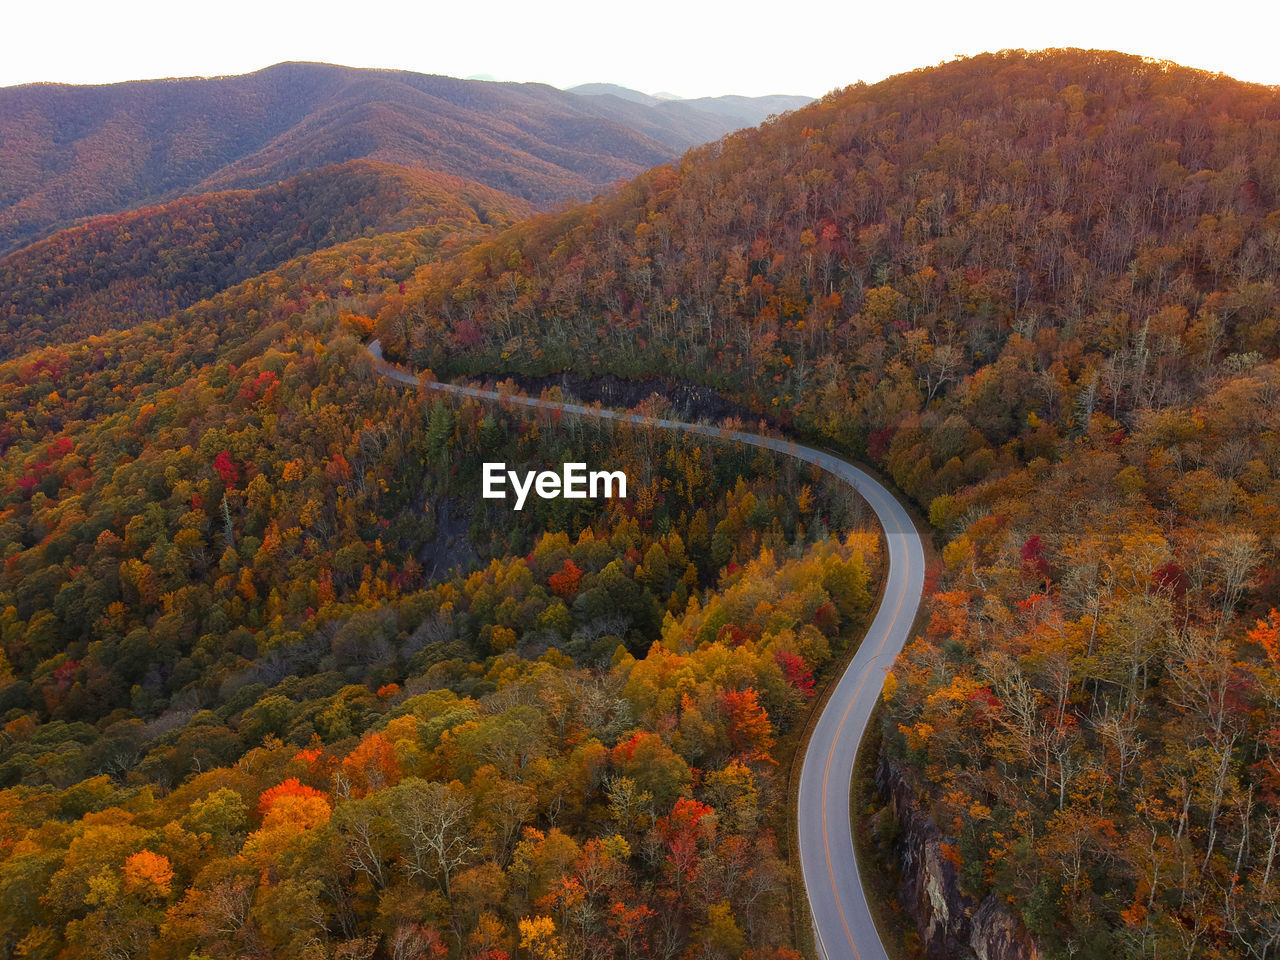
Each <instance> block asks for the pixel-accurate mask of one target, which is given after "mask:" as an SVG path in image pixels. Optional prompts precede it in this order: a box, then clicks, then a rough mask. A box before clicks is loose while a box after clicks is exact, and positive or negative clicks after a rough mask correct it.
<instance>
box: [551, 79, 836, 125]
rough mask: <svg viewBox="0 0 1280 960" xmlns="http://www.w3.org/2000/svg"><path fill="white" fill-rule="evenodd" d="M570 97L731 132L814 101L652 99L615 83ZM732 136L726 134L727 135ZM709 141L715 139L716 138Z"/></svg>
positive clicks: (584, 88)
mask: <svg viewBox="0 0 1280 960" xmlns="http://www.w3.org/2000/svg"><path fill="white" fill-rule="evenodd" d="M569 92H570V93H576V94H579V95H581V96H586V97H599V98H601V99H606V98H611V97H614V98H617V99H619V100H626V101H628V102H630V103H635V104H639V105H641V106H645V107H651V108H654V109H657V110H658V111H660V112H661V113H663V114H664V115H665V116H667V117H668V118H674V117H679V116H690V117H694V116H697V117H699V118H701V117H713V118H715V119H716V120H718V121H719V122H720V123H721V124H724V123H728V124H731V125H732V127H731V129H741V128H743V127H754V126H757V125H758V124H761V123H763V122H764V121H765V120H767V119H769V117H770V116H773V115H774V114H778V113H786V112H787V111H788V110H798V109H799V108H800V107H803V106H805V105H806V104H809V103H812V102H813V98H812V97H801V96H788V95H785V94H776V95H774V96H768V97H735V96H727V97H677V96H675V95H674V94H670V93H658V94H654V95H652V96H651V95H649V94H647V93H641V92H640V91H639V90H632V89H630V88H629V87H621V86H618V85H617V84H615V83H584V84H581V85H579V86H576V87H570V88H569ZM728 132H731V130H726V131H725V133H728ZM708 139H715V138H714V137H711V138H708Z"/></svg>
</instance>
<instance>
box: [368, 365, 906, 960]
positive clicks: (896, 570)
mask: <svg viewBox="0 0 1280 960" xmlns="http://www.w3.org/2000/svg"><path fill="white" fill-rule="evenodd" d="M369 353H370V355H371V356H372V357H373V360H374V368H375V369H376V370H377V371H378V372H379V373H380V374H382V375H383V376H385V377H387V378H388V379H390V380H394V381H397V382H399V383H404V384H408V385H410V386H418V385H419V379H418V378H417V377H415V376H414V375H413V374H411V373H408V372H406V371H405V370H402V369H400V368H399V367H395V366H393V365H391V364H389V363H387V362H386V361H384V360H383V359H382V349H381V345H380V344H379V343H378V341H376V340H375V341H373V342H372V343H371V344H369ZM422 385H423V386H425V387H426V388H427V389H429V390H435V391H443V392H447V393H455V394H461V395H463V396H468V397H476V398H478V399H482V400H499V399H505V400H507V401H508V402H511V403H519V404H523V405H525V406H529V407H543V408H551V409H558V410H563V411H564V412H566V413H572V414H581V415H584V416H594V417H600V418H602V419H605V420H619V421H625V422H629V423H648V424H650V425H652V426H658V427H663V428H665V429H669V430H681V431H684V432H686V433H696V434H703V435H705V436H709V437H715V438H717V439H720V440H732V441H735V442H738V443H748V444H751V445H752V446H757V447H767V448H768V449H770V450H776V451H778V452H780V453H784V454H786V455H788V456H791V457H795V458H797V459H799V460H804V461H806V462H808V463H815V464H817V465H818V466H819V467H821V468H822V469H823V470H826V471H827V472H828V473H830V474H832V475H833V476H836V477H838V478H840V479H841V480H844V481H845V482H846V483H848V484H849V485H850V486H852V487H853V488H854V489H855V490H857V491H858V493H859V494H861V495H862V497H863V498H864V499H865V500H866V501H867V503H868V504H869V505H870V506H871V509H872V510H874V511H875V514H876V517H877V518H878V519H879V521H880V525H881V527H882V528H883V529H884V534H885V541H886V544H887V559H888V574H887V576H886V578H885V588H884V596H883V598H882V599H881V601H880V607H879V609H878V610H877V611H876V616H875V619H874V620H872V622H871V626H870V627H869V628H868V630H867V633H866V636H865V637H863V640H862V643H861V645H860V646H859V647H858V651H857V653H855V654H854V657H853V660H852V661H851V662H850V664H849V666H848V668H847V669H846V670H845V671H844V673H843V674H841V676H840V680H839V682H838V683H837V684H836V687H835V689H834V690H833V691H832V693H831V696H830V698H829V699H828V700H827V703H826V706H825V707H823V710H822V715H821V716H820V717H819V718H818V722H817V724H815V726H814V728H813V735H812V736H811V737H810V739H809V745H808V747H807V748H806V750H805V754H804V763H803V765H802V767H801V769H800V798H799V805H798V816H799V820H800V823H799V834H800V868H801V871H802V873H803V875H804V885H805V890H806V891H807V893H808V895H809V908H810V911H811V912H812V915H813V927H814V934H815V936H816V940H817V945H818V952H819V955H820V956H821V957H822V958H824V960H846V958H849V960H888V954H887V953H886V952H885V948H884V944H883V943H881V941H880V934H879V932H878V931H877V930H876V925H875V921H874V920H873V919H872V916H871V910H870V907H869V906H868V905H867V898H866V895H865V893H864V892H863V888H862V879H861V877H860V875H859V873H858V863H857V859H856V858H855V856H854V851H853V831H852V827H851V824H850V816H849V791H850V784H851V782H852V780H853V764H854V759H855V757H856V755H857V752H858V744H859V743H860V742H861V740H862V734H863V731H865V730H866V728H867V723H868V722H869V721H870V719H871V711H872V709H873V708H874V707H875V704H876V701H877V700H878V699H879V697H880V690H881V688H882V687H883V685H884V677H885V673H886V672H887V671H888V670H889V668H890V667H892V666H893V661H894V659H895V658H896V657H897V655H898V653H899V651H900V650H902V647H903V644H905V643H906V641H907V637H908V635H909V634H910V631H911V624H912V622H913V621H914V620H915V617H916V610H917V609H918V608H919V606H920V598H921V596H922V595H923V593H924V569H925V568H924V546H923V544H922V543H921V542H920V536H919V534H917V533H916V529H915V526H914V524H913V523H912V522H911V518H910V517H909V516H908V515H907V512H906V510H904V509H903V507H902V505H901V504H900V503H899V502H898V501H897V500H896V499H895V498H894V496H893V495H892V494H891V493H889V491H888V490H886V489H885V488H884V487H882V486H881V485H880V484H879V483H878V482H877V481H876V480H875V478H873V477H871V476H870V475H869V474H867V473H865V472H863V471H862V470H859V469H858V468H857V467H855V466H853V465H852V464H850V463H847V462H846V461H844V460H841V459H840V458H839V457H835V456H833V455H831V454H829V453H825V452H824V451H821V450H815V449H813V448H812V447H805V446H801V445H799V444H796V443H792V442H790V441H788V440H780V439H777V438H775V437H766V436H761V435H760V434H756V433H747V432H744V431H741V430H723V429H721V428H719V427H715V426H711V425H709V424H698V423H684V422H683V421H679V420H661V419H654V418H649V417H642V416H640V415H638V414H631V413H620V412H617V411H613V410H603V409H600V408H597V407H585V406H582V405H580V404H576V403H555V402H552V401H547V400H540V399H538V398H536V397H512V396H507V397H504V396H503V395H501V394H498V393H497V392H495V391H492V390H480V389H478V388H476V387H463V386H459V385H457V384H451V383H438V382H436V381H426V382H425V383H423V384H422Z"/></svg>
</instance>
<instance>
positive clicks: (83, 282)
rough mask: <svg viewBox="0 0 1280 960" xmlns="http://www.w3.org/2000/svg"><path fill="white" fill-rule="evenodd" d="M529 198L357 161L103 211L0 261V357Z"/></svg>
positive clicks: (506, 220) (514, 213)
mask: <svg viewBox="0 0 1280 960" xmlns="http://www.w3.org/2000/svg"><path fill="white" fill-rule="evenodd" d="M530 212H531V209H530V207H529V205H528V204H526V203H525V202H523V201H521V200H517V199H515V198H514V197H511V196H508V195H507V194H504V193H501V192H499V191H497V190H491V189H489V188H488V187H483V186H481V185H480V184H477V183H469V182H467V181H465V180H460V179H458V178H457V177H451V176H448V175H447V174H440V173H433V172H430V171H426V170H414V169H410V168H407V167H394V166H390V165H388V164H377V163H369V162H367V161H355V162H352V163H347V164H342V165H340V166H334V167H325V168H323V169H322V170H319V171H316V172H315V173H306V174H302V175H301V176H298V177H295V178H294V179H292V180H287V181H285V182H283V183H280V184H278V185H276V186H272V187H265V188H263V189H261V190H238V191H231V192H226V193H208V194H203V195H201V196H199V197H190V198H187V199H183V200H175V201H173V202H172V203H170V204H167V205H164V206H159V207H148V208H146V209H143V210H137V211H133V212H130V213H121V214H115V215H113V216H108V217H99V218H98V219H96V220H92V221H90V222H89V223H87V224H85V225H84V226H80V227H73V228H71V229H69V230H63V231H60V232H58V233H56V234H54V235H53V236H51V237H48V238H46V239H45V240H42V241H39V242H37V243H34V244H32V245H31V246H29V247H25V248H24V249H22V250H19V251H17V252H16V253H13V254H11V255H10V256H8V257H5V258H3V259H0V356H13V355H15V354H18V353H23V352H25V351H27V350H30V349H33V348H35V347H40V346H45V345H47V344H49V343H53V342H58V341H68V340H70V341H74V340H79V339H81V338H83V337H85V336H87V335H89V334H92V333H102V332H104V331H106V330H111V329H117V328H120V327H128V326H132V325H134V324H137V323H141V322H142V321H145V320H154V319H158V318H160V317H166V316H168V315H169V314H171V313H173V312H174V311H175V310H179V309H181V308H183V307H188V306H190V305H191V304H193V303H195V302H196V301H197V300H203V299H205V298H206V297H211V296H213V295H214V294H216V293H218V292H220V291H222V290H225V289H226V288H228V287H231V286H234V285H235V284H237V283H239V282H240V281H242V280H247V279H249V278H250V277H254V276H257V275H258V274H261V273H265V272H267V271H268V270H271V269H273V268H275V267H278V266H280V265H281V264H282V263H284V262H285V261H288V260H292V259H293V258H294V257H297V256H299V255H301V254H306V253H311V252H312V251H315V250H319V249H323V248H325V247H331V246H334V245H336V244H338V243H341V242H343V241H346V240H351V239H355V238H356V237H371V236H376V235H378V234H383V233H394V232H400V231H404V230H408V229H410V228H413V227H419V226H426V225H434V224H437V223H440V222H441V221H454V222H456V223H458V224H463V223H469V224H471V225H473V226H477V227H478V226H480V225H488V226H493V227H500V226H506V225H508V224H510V223H513V222H514V221H516V220H519V219H521V218H522V217H525V216H528V214H529V213H530Z"/></svg>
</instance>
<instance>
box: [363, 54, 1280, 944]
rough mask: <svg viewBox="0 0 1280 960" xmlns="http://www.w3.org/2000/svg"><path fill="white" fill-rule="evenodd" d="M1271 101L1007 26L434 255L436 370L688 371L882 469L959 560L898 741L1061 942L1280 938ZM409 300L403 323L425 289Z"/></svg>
mask: <svg viewBox="0 0 1280 960" xmlns="http://www.w3.org/2000/svg"><path fill="white" fill-rule="evenodd" d="M1278 268H1280V94H1277V93H1276V91H1274V90H1272V89H1268V88H1265V87H1259V86H1251V85H1247V84H1242V83H1238V82H1236V81H1233V80H1231V79H1228V78H1225V77H1221V76H1212V75H1208V74H1204V73H1201V72H1198V71H1194V70H1189V69H1184V68H1180V67H1177V66H1175V65H1172V64H1167V63H1158V62H1150V61H1143V60H1141V59H1139V58H1135V57H1128V56H1122V55H1118V54H1110V53H1099V52H1089V51H1057V52H1054V51H1050V52H1044V53H1035V54H1025V53H1021V52H1012V53H1005V54H997V55H987V56H981V57H976V58H973V59H969V60H963V61H958V62H954V63H949V64H946V65H944V66H941V67H937V68H933V69H928V70H921V71H917V72H915V73H911V74H905V75H902V76H898V77H894V78H891V79H889V80H887V81H884V82H883V83H879V84H876V85H875V86H870V87H864V86H858V87H852V88H848V89H845V90H842V91H837V92H835V93H833V94H830V95H828V96H827V97H825V98H824V99H823V100H821V101H820V102H818V103H817V104H815V105H813V106H811V107H809V108H806V109H804V110H800V111H797V112H795V113H794V114H790V115H788V116H786V117H784V118H782V119H780V120H778V121H776V122H774V123H770V124H766V125H765V126H763V127H761V128H759V129H757V130H752V131H746V132H743V133H741V134H739V135H737V136H734V137H730V138H727V139H726V140H724V141H723V142H722V143H718V144H715V145H712V146H708V147H704V148H701V149H699V150H695V151H692V152H691V153H690V154H688V155H687V156H686V157H685V158H684V159H683V160H682V161H681V162H680V163H679V164H678V165H675V166H665V167H659V168H657V169H655V170H653V171H650V172H649V173H647V174H645V175H643V176H641V177H639V178H637V179H636V180H635V181H633V182H631V183H630V184H628V185H626V186H625V187H624V188H622V189H621V190H620V191H619V192H618V193H617V195H615V196H613V197H609V198H606V199H602V200H600V201H598V202H595V203H593V204H590V205H587V206H582V207H578V208H574V209H572V210H570V211H567V212H565V213H564V214H561V215H558V216H542V217H538V218H535V219H532V220H530V221H527V222H525V223H523V224H520V225H518V226H516V227H514V228H512V229H511V230H509V231H507V232H505V233H503V234H501V235H500V236H499V237H497V238H496V239H495V240H494V241H492V242H490V243H486V244H481V245H479V246H477V247H476V248H475V249H474V250H472V251H469V252H468V253H466V254H465V255H463V256H461V257H458V258H456V259H453V260H450V261H449V262H447V263H441V264H438V265H431V266H428V267H426V268H424V269H423V270H422V271H420V273H419V275H418V276H417V277H416V278H415V282H414V283H413V284H412V285H411V286H410V287H409V289H408V292H407V293H406V294H405V296H404V297H403V301H402V305H401V301H400V300H399V299H398V298H392V300H391V302H390V303H389V304H388V306H387V307H386V308H385V309H384V310H383V312H382V313H381V315H380V316H379V321H378V322H379V328H378V329H379V332H380V333H381V334H383V335H384V342H385V343H388V344H391V345H393V346H395V347H397V348H398V349H399V350H400V351H401V355H402V356H404V357H406V358H408V359H409V360H411V361H412V362H413V363H415V364H416V365H418V366H430V367H432V368H434V369H435V370H436V372H437V373H440V372H441V371H444V372H450V371H456V372H468V371H476V370H512V371H521V372H532V371H544V370H554V369H559V368H562V367H573V368H576V369H578V370H581V371H610V372H614V373H623V374H644V373H647V372H651V371H658V370H669V371H675V372H676V373H677V374H678V375H680V376H684V377H686V378H689V379H691V380H697V381H700V382H702V383H705V384H709V385H712V386H715V387H716V388H718V389H720V390H722V391H724V392H725V393H726V394H728V395H730V396H732V397H734V398H736V399H739V400H740V401H742V402H744V403H748V404H754V409H756V410H759V411H769V412H771V413H775V414H776V415H777V416H778V417H779V419H780V421H781V422H783V423H790V424H791V425H792V427H793V429H794V430H796V431H797V432H798V433H799V434H801V435H803V436H810V437H814V438H817V439H820V440H823V441H826V442H830V443H832V444H835V445H837V446H838V447H840V448H842V449H844V450H846V451H849V452H851V453H853V454H855V455H858V456H864V457H866V458H868V459H869V460H871V461H872V462H873V463H876V464H879V465H881V466H883V467H884V468H885V469H886V470H887V472H888V473H889V474H890V476H892V477H893V479H894V480H895V481H896V482H897V484H898V485H899V487H900V488H901V490H902V491H903V492H904V493H905V494H906V495H907V496H909V497H910V498H912V499H914V500H915V501H916V502H917V503H918V504H919V505H920V507H921V509H922V510H923V511H925V512H927V514H928V516H929V519H930V521H931V522H932V523H933V525H934V527H935V529H936V531H937V537H938V540H939V543H940V545H942V546H943V548H944V550H943V557H944V559H945V567H946V569H945V572H944V574H943V579H942V582H941V583H940V584H939V589H938V592H937V593H936V595H935V596H934V598H933V600H932V602H931V608H932V610H933V611H934V612H933V618H932V620H931V621H930V624H929V628H928V630H927V631H926V634H925V636H924V637H923V639H922V640H921V641H920V642H919V643H918V644H916V645H915V646H913V647H912V648H911V649H910V650H909V651H908V653H907V654H906V656H905V658H904V662H903V664H902V666H901V669H900V670H899V671H898V672H896V673H895V676H894V682H896V684H897V689H896V690H895V691H894V693H893V695H892V697H891V699H890V700H889V709H888V712H887V717H886V733H887V737H886V744H887V746H886V752H887V759H889V760H892V761H893V762H895V763H898V764H901V765H902V766H903V767H904V769H905V770H906V771H908V772H909V773H910V774H911V775H912V776H913V777H914V781H915V783H916V788H917V790H918V791H919V794H920V796H921V797H922V798H923V802H924V803H925V804H926V806H927V807H928V808H929V810H930V812H931V813H932V814H933V817H934V820H935V822H937V823H938V824H939V825H940V826H941V827H942V828H943V829H944V830H949V831H954V833H955V842H954V843H953V844H952V848H951V849H952V850H953V853H954V857H953V860H954V864H955V865H956V867H957V869H958V871H959V874H960V877H961V886H962V888H963V889H964V891H965V892H968V893H971V894H973V895H975V896H976V897H978V898H981V896H982V895H984V894H986V893H988V892H991V891H996V892H998V893H999V894H1000V895H1001V896H1003V897H1004V898H1006V899H1007V901H1008V902H1010V903H1011V904H1012V905H1013V906H1014V908H1015V909H1016V911H1017V913H1018V915H1019V917H1020V918H1021V920H1022V921H1023V923H1024V924H1025V926H1026V928H1027V929H1028V930H1029V931H1030V932H1031V933H1032V934H1033V935H1034V936H1035V937H1036V938H1037V939H1038V940H1039V941H1040V943H1041V945H1042V947H1043V948H1044V949H1045V951H1046V953H1047V955H1049V956H1070V955H1089V956H1100V955H1116V956H1132V957H1140V956H1150V957H1167V956H1185V957H1210V956H1231V957H1244V956H1254V957H1257V956H1263V955H1270V953H1273V952H1274V951H1275V949H1276V946H1277V943H1278V942H1280V885H1278V884H1280V874H1278V872H1277V863H1276V859H1275V858H1276V853H1277V850H1278V849H1280V847H1278V846H1277V837H1278V836H1280V834H1278V833H1277V825H1278V824H1280V818H1278V817H1277V814H1276V803H1277V799H1278V796H1277V789H1278V788H1280V781H1278V780H1277V779H1276V776H1277V774H1276V769H1277V768H1276V763H1275V756H1274V752H1275V747H1276V743H1277V736H1280V734H1278V732H1277V728H1276V726H1275V722H1276V721H1275V718H1276V716H1277V713H1276V706H1277V701H1276V695H1277V694H1276V689H1277V688H1276V670H1277V667H1280V664H1278V663H1277V661H1276V659H1275V658H1276V650H1275V643H1274V632H1275V624H1276V621H1275V618H1274V615H1273V614H1271V613H1270V611H1271V609H1272V607H1274V606H1276V605H1278V604H1280V597H1278V596H1277V592H1278V589H1280V583H1278V582H1277V580H1276V578H1275V576H1274V572H1273V571H1274V569H1275V562H1276V558H1277V550H1278V549H1280V514H1278V513H1277V509H1276V504H1277V503H1278V502H1280V459H1278V457H1280V432H1278V431H1280V423H1278V422H1277V420H1276V410H1277V391H1278V388H1280V366H1277V359H1278V358H1280V326H1278V323H1280V321H1278V319H1277V318H1278V315H1280V288H1278V287H1277V282H1276V276H1277V270H1278ZM409 316H412V317H418V318H421V319H419V320H416V321H414V322H407V321H406V317H409Z"/></svg>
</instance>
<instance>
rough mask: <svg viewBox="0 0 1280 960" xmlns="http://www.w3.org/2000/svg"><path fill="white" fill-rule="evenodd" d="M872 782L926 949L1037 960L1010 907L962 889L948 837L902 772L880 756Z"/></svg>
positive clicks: (948, 959) (957, 959)
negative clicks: (889, 815)
mask: <svg viewBox="0 0 1280 960" xmlns="http://www.w3.org/2000/svg"><path fill="white" fill-rule="evenodd" d="M876 786H877V787H878V788H879V790H880V794H881V796H883V797H884V798H885V800H886V801H887V802H889V803H890V804H891V805H892V807H893V812H894V815H895V817H896V818H897V821H898V824H899V828H900V832H899V834H898V838H897V841H896V843H895V847H896V850H897V854H898V860H899V866H900V867H901V870H902V888H901V890H900V891H899V895H900V898H901V900H902V904H903V906H904V907H905V908H906V909H907V912H908V913H910V915H911V917H912V918H913V919H914V920H915V923H916V928H917V929H918V930H919V932H920V939H921V941H922V942H923V944H924V947H925V951H926V953H927V954H928V955H929V956H930V957H933V958H937V960H1040V958H1041V956H1042V954H1041V951H1040V949H1039V947H1038V946H1037V944H1036V943H1035V941H1034V940H1033V939H1032V938H1031V937H1030V936H1029V935H1028V934H1027V933H1026V931H1025V930H1023V929H1022V926H1021V924H1020V923H1019V922H1018V921H1017V919H1016V918H1015V917H1014V915H1013V914H1012V913H1011V912H1010V911H1009V908H1008V907H1006V906H1005V905H1004V904H1003V903H1001V902H1000V901H999V900H997V899H996V898H995V897H987V898H986V899H985V900H983V901H982V902H981V903H974V901H973V900H972V899H971V898H969V897H967V896H965V895H964V894H963V893H961V892H960V883H959V875H958V873H957V870H956V867H955V864H954V863H952V861H951V860H950V859H948V857H947V856H946V844H947V837H946V836H944V835H943V833H942V832H941V831H940V830H938V828H937V827H936V826H934V824H933V822H932V821H931V820H930V819H929V817H928V815H927V814H925V813H924V811H923V810H922V809H921V808H920V805H919V803H917V802H916V798H915V793H914V791H913V790H912V788H911V785H910V783H909V782H908V781H907V779H906V777H904V776H903V774H902V771H901V770H900V769H899V768H898V767H897V765H896V764H894V763H892V762H890V761H889V760H887V759H885V758H884V757H881V760H880V766H879V769H878V770H877V772H876Z"/></svg>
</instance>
